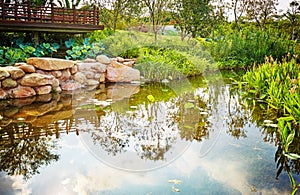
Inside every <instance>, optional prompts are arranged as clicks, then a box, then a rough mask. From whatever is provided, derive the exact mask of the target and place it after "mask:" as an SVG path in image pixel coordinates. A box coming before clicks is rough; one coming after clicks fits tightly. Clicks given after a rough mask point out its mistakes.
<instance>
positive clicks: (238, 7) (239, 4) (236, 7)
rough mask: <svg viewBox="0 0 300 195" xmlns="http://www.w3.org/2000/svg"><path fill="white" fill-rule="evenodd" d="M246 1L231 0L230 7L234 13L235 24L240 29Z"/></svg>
mask: <svg viewBox="0 0 300 195" xmlns="http://www.w3.org/2000/svg"><path fill="white" fill-rule="evenodd" d="M247 5H248V1H244V0H231V9H232V10H233V14H234V22H235V26H236V27H237V28H238V29H240V20H241V17H242V16H243V15H244V14H245V13H246V10H247Z"/></svg>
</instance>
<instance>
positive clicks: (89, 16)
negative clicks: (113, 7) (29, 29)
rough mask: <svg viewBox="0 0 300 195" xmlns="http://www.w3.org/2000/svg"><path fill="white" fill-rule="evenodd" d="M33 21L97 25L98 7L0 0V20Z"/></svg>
mask: <svg viewBox="0 0 300 195" xmlns="http://www.w3.org/2000/svg"><path fill="white" fill-rule="evenodd" d="M1 21H6V22H10V21H11V22H13V21H19V22H20V21H24V22H35V23H68V24H89V25H99V9H98V8H96V7H95V6H94V7H93V9H91V10H81V9H75V6H73V8H72V9H68V8H62V7H55V6H54V4H51V5H49V6H33V5H31V4H30V3H26V4H17V3H16V4H8V3H5V2H4V0H2V1H1V9H0V22H1Z"/></svg>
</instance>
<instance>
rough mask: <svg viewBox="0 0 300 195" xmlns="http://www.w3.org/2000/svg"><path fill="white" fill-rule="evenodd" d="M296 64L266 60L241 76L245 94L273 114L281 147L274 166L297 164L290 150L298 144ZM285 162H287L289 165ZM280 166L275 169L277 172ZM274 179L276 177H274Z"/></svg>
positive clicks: (299, 155)
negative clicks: (262, 103)
mask: <svg viewBox="0 0 300 195" xmlns="http://www.w3.org/2000/svg"><path fill="white" fill-rule="evenodd" d="M299 76H300V64H297V63H296V61H295V59H292V60H291V61H288V62H287V61H284V62H282V63H279V62H277V61H273V59H272V58H268V59H267V61H266V62H265V63H264V64H262V65H261V66H258V67H255V68H253V70H251V71H249V72H247V73H246V74H245V75H244V76H243V80H244V81H246V84H245V88H246V91H247V94H252V95H253V96H254V97H256V98H258V99H260V100H261V101H265V102H266V103H267V104H268V108H267V109H272V110H273V112H277V116H278V118H277V120H278V124H277V125H274V127H276V126H278V132H279V136H280V143H279V144H280V145H281V147H282V157H281V158H277V159H276V161H278V164H280V163H281V164H282V163H283V162H285V161H286V160H280V159H282V158H284V159H289V160H299V159H300V151H299V150H298V148H295V147H291V146H293V145H297V143H298V142H299V137H300V131H299V128H300V126H299V121H300V88H299V86H300V81H299ZM289 160H288V161H289ZM281 167H282V166H280V168H279V172H281V171H282V170H280V169H282V168H281ZM286 171H287V173H288V175H289V177H290V181H291V184H292V188H293V193H296V191H297V189H298V187H299V186H300V184H299V185H297V184H296V183H295V180H294V179H293V176H292V173H291V171H290V170H286ZM277 175H279V174H278V173H277Z"/></svg>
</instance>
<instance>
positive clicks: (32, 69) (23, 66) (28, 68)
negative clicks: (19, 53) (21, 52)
mask: <svg viewBox="0 0 300 195" xmlns="http://www.w3.org/2000/svg"><path fill="white" fill-rule="evenodd" d="M15 66H17V67H18V68H20V69H22V70H23V71H24V72H26V73H34V72H35V67H34V66H32V65H28V64H25V63H20V64H15Z"/></svg>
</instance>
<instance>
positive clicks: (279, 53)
mask: <svg viewBox="0 0 300 195" xmlns="http://www.w3.org/2000/svg"><path fill="white" fill-rule="evenodd" d="M212 39H213V41H212V42H211V43H210V44H209V47H210V50H211V54H212V56H213V57H214V59H215V60H216V61H218V62H219V65H220V67H221V68H235V67H245V66H251V65H253V64H254V63H257V64H261V63H263V62H264V60H265V57H266V56H273V58H274V59H278V60H281V59H282V57H284V56H286V55H287V54H288V53H290V54H293V53H294V51H295V46H296V43H295V42H294V41H291V40H290V39H289V36H288V35H286V34H284V33H279V31H278V30H276V29H267V30H265V31H263V30H258V29H256V28H254V29H243V30H241V31H232V30H230V29H227V28H225V27H224V28H220V29H218V31H216V32H214V34H213V35H212Z"/></svg>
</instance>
